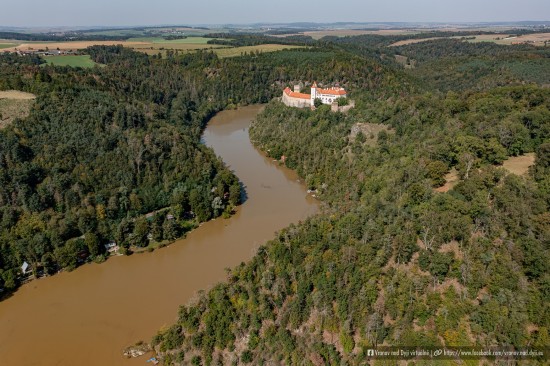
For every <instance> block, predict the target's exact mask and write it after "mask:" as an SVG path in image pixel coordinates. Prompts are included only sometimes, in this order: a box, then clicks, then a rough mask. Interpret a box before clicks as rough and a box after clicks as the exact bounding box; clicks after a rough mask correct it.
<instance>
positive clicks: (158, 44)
mask: <svg viewBox="0 0 550 366" xmlns="http://www.w3.org/2000/svg"><path fill="white" fill-rule="evenodd" d="M210 39H211V38H204V37H188V38H183V39H174V40H165V39H164V38H160V37H136V38H130V39H128V40H126V41H74V42H26V43H21V44H19V45H15V44H12V45H11V46H10V48H6V51H16V50H20V51H32V50H34V51H37V50H45V49H46V48H48V49H50V50H56V49H59V50H64V51H76V50H79V49H83V48H87V47H90V46H95V45H103V46H112V45H118V44H121V45H123V46H124V47H129V48H132V49H134V50H136V51H141V52H145V53H148V54H157V53H159V51H163V50H182V51H190V50H198V49H205V48H219V47H224V46H221V45H211V44H207V42H208V41H209V40H210Z"/></svg>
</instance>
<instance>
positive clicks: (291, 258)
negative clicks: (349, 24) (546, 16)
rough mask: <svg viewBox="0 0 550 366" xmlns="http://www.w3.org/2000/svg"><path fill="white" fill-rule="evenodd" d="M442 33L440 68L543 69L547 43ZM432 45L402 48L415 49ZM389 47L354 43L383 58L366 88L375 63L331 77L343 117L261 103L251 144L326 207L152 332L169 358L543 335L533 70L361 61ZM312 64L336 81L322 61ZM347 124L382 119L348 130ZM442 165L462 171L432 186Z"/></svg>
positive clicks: (324, 353)
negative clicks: (531, 62) (485, 71)
mask: <svg viewBox="0 0 550 366" xmlns="http://www.w3.org/2000/svg"><path fill="white" fill-rule="evenodd" d="M350 38H353V37H350ZM358 40H361V38H358ZM347 42H349V40H347ZM438 42H448V41H447V40H445V41H443V40H441V41H438ZM451 42H452V43H453V47H454V48H451V49H450V50H449V52H451V55H450V56H449V57H448V58H445V57H438V56H433V59H432V60H431V62H432V63H431V65H432V67H434V66H436V67H438V68H437V69H436V70H437V71H438V72H439V71H441V73H444V71H445V70H446V67H447V66H448V65H449V62H450V60H454V61H453V62H455V64H457V65H467V64H468V62H471V61H472V59H476V58H483V57H489V58H490V59H491V62H494V63H495V64H499V63H500V65H506V64H507V62H508V60H509V58H510V57H519V61H518V62H519V63H521V62H523V60H524V59H528V58H534V59H536V60H538V62H540V64H541V68H542V70H543V71H545V72H546V73H548V71H550V64H549V62H548V58H547V53H546V50H544V49H536V48H534V47H531V46H513V47H509V48H506V47H505V46H486V45H484V44H477V45H471V44H467V43H462V46H461V45H460V44H456V45H455V44H454V43H455V41H451ZM360 47H362V46H360V45H359V46H356V47H355V46H354V47H352V49H351V53H353V54H355V55H357V54H358V52H357V50H358V49H360ZM415 47H418V49H416V50H415ZM429 47H430V44H419V45H411V46H407V48H408V50H407V52H409V54H410V55H411V56H412V55H413V53H415V57H416V58H418V59H421V57H419V56H418V55H421V54H426V55H429V53H430V52H432V51H430V50H429ZM433 47H434V49H435V48H436V46H435V45H434V46H433ZM332 49H333V52H336V51H334V50H335V49H336V48H332ZM437 49H438V52H440V53H444V48H443V51H442V49H441V48H437ZM453 49H454V50H453ZM488 49H489V50H488ZM384 52H385V50H373V52H365V53H364V55H369V56H365V58H363V60H364V62H369V63H370V62H374V65H376V64H378V69H379V70H380V71H381V75H379V76H378V77H377V80H378V81H379V82H377V83H376V86H375V87H373V85H372V84H370V83H369V80H371V78H372V76H373V75H372V74H367V75H364V74H362V73H357V75H358V77H359V75H360V76H362V77H363V80H364V81H362V82H357V80H358V79H351V80H347V78H346V75H342V76H341V78H342V80H347V85H348V87H349V90H350V92H351V93H352V96H353V98H354V99H356V108H355V109H353V110H352V111H350V112H349V113H348V114H342V113H333V112H331V111H330V108H328V107H327V106H322V107H320V108H318V109H316V110H314V111H312V110H305V109H296V108H290V107H286V106H284V105H283V104H282V103H280V102H279V101H277V100H274V101H272V102H270V103H269V105H268V106H267V108H266V109H265V111H264V112H263V113H262V114H261V115H259V116H258V117H257V119H256V121H255V122H254V123H253V125H252V127H251V139H252V141H253V142H254V143H255V144H256V145H257V146H258V147H260V148H261V149H263V150H264V151H266V152H267V153H268V154H270V155H271V156H272V157H273V158H277V159H278V158H279V157H280V156H281V155H285V156H286V157H287V159H286V165H287V166H289V167H290V168H292V169H295V170H296V171H297V172H298V173H299V175H300V176H301V177H303V178H304V179H305V181H306V184H307V185H308V188H309V189H311V190H315V191H316V193H317V195H318V196H319V197H320V198H321V199H322V200H323V201H324V202H326V203H328V208H327V210H326V211H325V212H324V213H323V214H321V215H318V216H316V217H313V218H310V219H309V220H307V221H306V222H305V223H302V224H299V225H293V226H291V227H289V228H287V229H285V230H282V231H281V232H280V233H278V235H277V237H276V238H275V239H274V240H272V241H271V242H269V243H267V244H266V245H264V246H262V247H261V248H260V249H259V250H258V254H257V255H256V256H255V257H254V258H253V259H252V260H251V261H250V262H249V263H243V264H242V265H241V266H239V267H237V268H235V269H233V270H232V271H231V272H230V273H229V275H228V279H227V282H225V283H222V284H219V285H217V286H216V287H215V288H214V289H212V290H210V291H209V292H206V293H204V294H202V295H201V296H200V298H199V299H198V300H197V301H196V303H194V304H191V305H187V306H182V307H181V309H180V312H179V319H178V321H177V323H176V324H174V325H173V326H171V327H169V328H165V329H163V330H162V331H160V332H159V333H158V334H157V335H156V336H155V337H154V338H153V341H152V344H153V345H154V346H155V348H156V350H157V351H158V352H159V354H160V355H161V357H162V359H163V361H164V363H165V364H176V365H179V364H182V365H183V364H193V365H212V364H214V365H216V364H219V365H222V364H223V365H237V364H239V365H241V364H254V365H262V364H285V365H329V364H330V365H359V364H365V362H367V360H368V359H369V358H368V357H367V352H366V351H367V349H369V348H372V347H376V346H382V345H386V346H388V345H392V346H425V347H429V346H434V347H444V346H446V347H453V346H485V347H488V346H509V347H516V348H521V347H527V346H530V347H540V348H543V347H548V346H550V338H549V335H548V329H549V326H550V323H549V321H548V320H549V319H550V301H549V300H550V275H549V274H548V271H547V269H548V267H549V265H550V253H549V245H550V231H549V227H550V213H549V210H548V208H549V205H550V174H549V173H550V164H549V161H550V155H549V154H550V140H548V139H549V136H550V90H549V89H547V88H545V87H543V86H542V84H544V83H545V82H544V79H543V80H538V83H535V82H532V81H536V80H532V79H531V78H530V77H529V76H528V75H523V76H522V75H520V74H516V75H514V77H513V78H511V79H498V78H497V80H495V81H494V82H491V83H486V82H484V81H482V80H481V79H482V77H479V76H476V75H469V73H468V72H467V71H465V72H463V73H456V72H454V68H453V67H450V69H448V70H447V71H448V73H447V74H445V80H443V81H442V80H440V79H436V78H435V77H433V76H431V75H429V70H428V69H425V70H423V71H422V72H419V71H418V69H412V70H407V72H406V73H405V72H403V71H400V70H399V68H398V67H397V66H396V67H395V68H392V67H389V66H388V65H387V64H386V66H382V65H381V64H379V63H378V62H377V61H372V58H371V56H372V55H376V54H381V53H384ZM400 52H405V51H404V50H400ZM455 53H459V54H461V55H463V56H461V57H457V56H456V55H455ZM518 54H519V56H518ZM302 55H303V56H306V57H307V54H306V53H303V54H302ZM511 55H512V56H511ZM532 55H535V56H534V57H531V56H532ZM260 58H261V57H260ZM348 58H349V59H350V60H354V59H355V58H354V57H353V56H348ZM428 58H429V57H428V56H426V58H424V59H423V60H427V59H428ZM350 62H352V61H350ZM423 62H424V61H423ZM438 62H439V64H438ZM374 67H375V66H374ZM503 67H505V66H503ZM375 69H376V67H375ZM534 72H537V70H535V71H534ZM464 74H466V75H468V77H467V78H466V80H464V77H463V76H464ZM308 76H311V78H312V79H315V80H318V81H319V82H321V83H326V84H330V83H333V82H335V80H334V79H332V78H331V77H327V76H326V75H325V74H324V73H323V70H322V69H321V67H312V68H311V70H310V75H308ZM493 76H494V75H493ZM493 76H492V77H493ZM301 80H308V79H305V78H304V79H301ZM354 81H355V83H354ZM351 85H355V86H356V87H355V88H353V87H351ZM361 85H364V86H363V87H361ZM453 86H454V87H453ZM358 124H359V125H365V124H370V125H381V124H382V125H383V126H384V127H385V128H384V129H382V130H381V131H380V132H378V133H377V134H376V135H373V134H372V133H371V134H370V135H368V134H363V133H361V132H360V133H358V134H357V135H356V136H354V137H352V136H351V131H352V130H353V127H354V126H356V125H358ZM526 153H535V154H536V159H535V164H534V166H533V167H532V168H531V169H530V170H529V172H528V174H527V175H525V176H517V175H515V174H510V173H508V171H506V170H505V169H503V168H502V167H501V165H502V163H503V162H504V161H505V160H506V159H508V158H509V157H513V156H519V155H523V154H526ZM451 170H453V171H455V172H456V174H457V176H458V178H459V181H458V183H457V184H456V185H455V186H454V187H452V188H451V189H450V190H448V191H446V192H445V190H444V191H443V192H441V191H439V190H436V189H437V188H438V187H441V186H443V185H444V184H445V183H446V175H447V173H449V171H451ZM539 361H540V360H539ZM539 361H534V360H532V361H530V364H533V363H537V362H539ZM426 362H427V363H429V362H430V361H429V360H427V361H422V360H417V361H416V363H418V364H423V363H426ZM479 362H480V361H478V360H468V361H467V363H468V364H478V363H479ZM485 362H486V364H488V363H491V362H494V360H493V361H490V360H487V361H485ZM540 362H543V361H540ZM448 363H449V364H455V362H454V361H448Z"/></svg>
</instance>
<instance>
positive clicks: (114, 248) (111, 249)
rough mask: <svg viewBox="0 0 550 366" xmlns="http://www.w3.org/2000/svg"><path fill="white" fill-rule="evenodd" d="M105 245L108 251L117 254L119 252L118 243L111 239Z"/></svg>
mask: <svg viewBox="0 0 550 366" xmlns="http://www.w3.org/2000/svg"><path fill="white" fill-rule="evenodd" d="M104 247H105V250H106V251H107V253H110V254H116V253H117V252H118V249H119V248H118V245H117V244H116V243H115V242H114V241H111V242H109V243H107V244H105V245H104Z"/></svg>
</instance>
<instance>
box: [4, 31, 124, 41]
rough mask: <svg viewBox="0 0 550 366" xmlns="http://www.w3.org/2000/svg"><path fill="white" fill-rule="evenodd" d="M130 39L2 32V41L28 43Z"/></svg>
mask: <svg viewBox="0 0 550 366" xmlns="http://www.w3.org/2000/svg"><path fill="white" fill-rule="evenodd" d="M128 38H130V36H108V35H103V34H97V35H96V34H84V33H81V32H70V33H64V34H62V35H58V34H51V33H17V32H0V39H15V40H18V41H28V42H48V41H49V42H66V41H123V40H127V39H128Z"/></svg>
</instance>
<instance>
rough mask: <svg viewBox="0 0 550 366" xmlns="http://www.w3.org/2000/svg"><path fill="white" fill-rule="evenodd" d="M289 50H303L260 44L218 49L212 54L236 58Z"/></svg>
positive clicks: (286, 46) (280, 45) (287, 46)
mask: <svg viewBox="0 0 550 366" xmlns="http://www.w3.org/2000/svg"><path fill="white" fill-rule="evenodd" d="M290 48H303V47H302V46H289V45H282V44H262V45H258V46H243V47H233V48H218V49H215V50H214V52H215V53H216V54H217V55H218V56H219V57H220V58H224V57H236V56H240V55H241V54H244V53H251V52H275V51H281V50H284V49H290Z"/></svg>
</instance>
